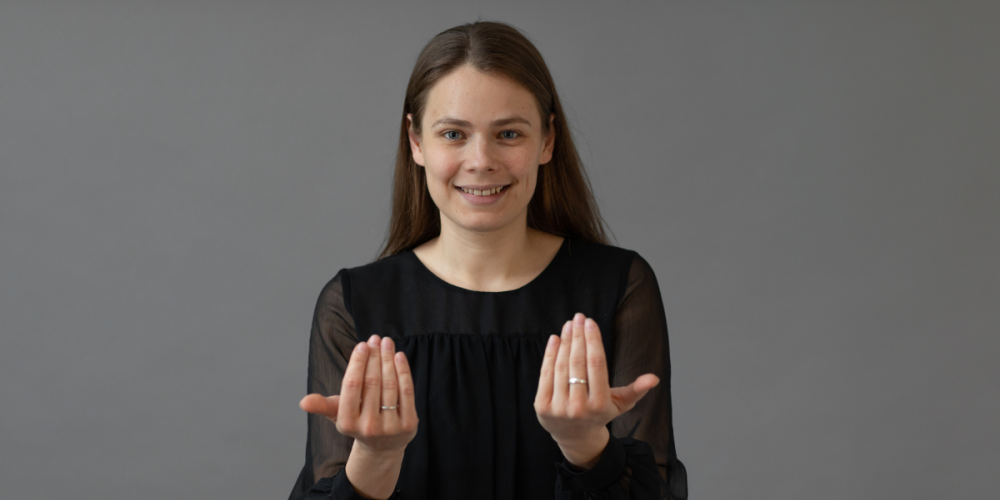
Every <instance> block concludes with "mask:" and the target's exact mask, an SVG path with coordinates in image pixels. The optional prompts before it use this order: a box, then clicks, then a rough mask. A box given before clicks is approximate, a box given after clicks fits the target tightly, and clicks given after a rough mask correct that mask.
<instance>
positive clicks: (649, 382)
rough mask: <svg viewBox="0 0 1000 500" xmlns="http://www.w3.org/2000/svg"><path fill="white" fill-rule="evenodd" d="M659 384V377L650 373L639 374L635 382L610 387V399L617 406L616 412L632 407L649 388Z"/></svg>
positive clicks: (622, 411) (623, 411)
mask: <svg viewBox="0 0 1000 500" xmlns="http://www.w3.org/2000/svg"><path fill="white" fill-rule="evenodd" d="M659 384H660V378H659V377H657V376H656V375H653V374H652V373H647V374H645V375H640V376H639V378H637V379H635V382H632V383H631V384H629V385H627V386H625V387H615V388H614V389H611V400H612V401H613V402H614V403H615V406H617V407H618V414H619V415H621V414H622V413H625V412H627V411H629V410H631V409H632V407H633V406H635V404H636V403H638V402H639V400H640V399H642V397H643V396H645V395H646V393H647V392H649V390H650V389H652V388H654V387H656V386H657V385H659Z"/></svg>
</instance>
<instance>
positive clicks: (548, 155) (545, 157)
mask: <svg viewBox="0 0 1000 500" xmlns="http://www.w3.org/2000/svg"><path fill="white" fill-rule="evenodd" d="M555 123H556V115H555V113H553V114H551V115H549V133H548V135H546V136H545V144H544V145H543V146H542V157H541V158H539V160H538V164H539V165H545V164H546V163H548V162H550V161H552V150H553V149H555V146H556V127H555Z"/></svg>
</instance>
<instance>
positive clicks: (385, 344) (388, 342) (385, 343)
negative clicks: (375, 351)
mask: <svg viewBox="0 0 1000 500" xmlns="http://www.w3.org/2000/svg"><path fill="white" fill-rule="evenodd" d="M382 350H383V351H385V352H389V351H391V350H392V339H390V338H389V337H386V338H384V339H382Z"/></svg>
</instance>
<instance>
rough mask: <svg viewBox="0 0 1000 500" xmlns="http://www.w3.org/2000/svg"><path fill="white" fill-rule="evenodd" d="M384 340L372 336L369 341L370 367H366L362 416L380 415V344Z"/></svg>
mask: <svg viewBox="0 0 1000 500" xmlns="http://www.w3.org/2000/svg"><path fill="white" fill-rule="evenodd" d="M381 342H382V339H380V338H379V337H378V335H372V336H371V338H370V339H368V366H367V367H365V384H364V391H363V392H362V393H361V415H362V416H364V415H365V414H368V415H378V407H379V403H380V402H381V400H382V363H381V361H380V359H379V358H380V356H381V354H379V350H380V349H379V344H380V343H381Z"/></svg>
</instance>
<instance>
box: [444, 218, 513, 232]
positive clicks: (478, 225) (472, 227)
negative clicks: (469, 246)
mask: <svg viewBox="0 0 1000 500" xmlns="http://www.w3.org/2000/svg"><path fill="white" fill-rule="evenodd" d="M451 221H452V222H453V223H455V225H456V226H458V227H460V228H462V229H464V230H466V231H474V232H477V233H488V232H491V231H497V230H499V229H503V228H505V227H507V226H508V225H509V224H511V223H512V222H514V221H512V220H498V219H497V218H496V217H489V216H487V217H481V216H480V217H463V218H460V219H451Z"/></svg>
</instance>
